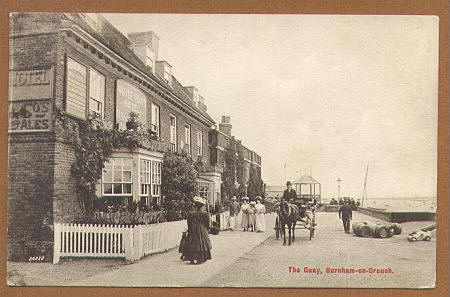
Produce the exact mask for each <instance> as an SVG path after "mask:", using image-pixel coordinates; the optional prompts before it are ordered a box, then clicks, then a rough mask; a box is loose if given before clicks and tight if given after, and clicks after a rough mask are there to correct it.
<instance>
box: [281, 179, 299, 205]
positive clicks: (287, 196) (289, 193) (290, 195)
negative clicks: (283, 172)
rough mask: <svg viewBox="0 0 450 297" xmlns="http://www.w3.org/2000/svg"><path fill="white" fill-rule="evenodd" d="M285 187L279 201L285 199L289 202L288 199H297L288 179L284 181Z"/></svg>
mask: <svg viewBox="0 0 450 297" xmlns="http://www.w3.org/2000/svg"><path fill="white" fill-rule="evenodd" d="M286 187H287V189H286V190H284V193H283V197H281V201H286V202H288V203H289V201H291V200H295V199H297V193H295V190H294V189H292V183H291V182H290V181H288V182H287V183H286Z"/></svg>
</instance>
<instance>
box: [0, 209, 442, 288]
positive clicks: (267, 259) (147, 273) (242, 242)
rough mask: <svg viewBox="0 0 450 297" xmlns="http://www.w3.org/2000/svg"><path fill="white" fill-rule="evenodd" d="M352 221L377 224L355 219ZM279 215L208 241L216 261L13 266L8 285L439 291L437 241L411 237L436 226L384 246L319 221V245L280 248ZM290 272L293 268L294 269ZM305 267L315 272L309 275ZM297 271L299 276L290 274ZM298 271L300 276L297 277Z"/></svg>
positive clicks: (173, 253)
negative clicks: (262, 225) (259, 228)
mask: <svg viewBox="0 0 450 297" xmlns="http://www.w3.org/2000/svg"><path fill="white" fill-rule="evenodd" d="M353 216H354V220H353V221H358V220H361V221H372V222H375V221H379V220H378V219H375V218H372V217H369V216H366V215H363V214H360V213H357V212H354V215H353ZM274 221H275V215H274V214H272V215H266V232H265V233H253V232H243V231H241V230H242V229H240V230H237V231H221V232H220V233H219V235H211V236H210V239H211V243H212V246H213V249H212V250H211V255H212V260H210V261H207V262H205V263H203V264H200V265H191V264H190V263H189V262H186V261H181V260H180V259H179V256H180V254H179V253H178V249H177V248H175V249H172V250H169V251H167V252H165V253H160V254H154V255H150V256H147V257H145V258H143V259H141V260H140V261H138V262H135V263H133V264H127V263H126V262H124V261H122V260H101V259H99V260H89V259H82V260H78V259H74V260H63V261H61V262H60V263H59V264H57V265H53V264H50V263H12V262H9V263H8V284H10V285H19V286H20V285H33V286H108V287H109V286H114V287H241V286H242V287H315V288H319V287H333V288H338V287H346V288H351V287H368V288H369V287H373V288H375V287H377V288H430V287H433V286H434V283H435V273H436V262H435V259H436V241H435V238H433V239H432V241H430V242H416V243H410V242H408V241H407V240H406V236H407V234H408V233H409V232H411V231H413V230H417V229H419V228H421V227H423V226H426V225H429V224H431V223H432V222H409V223H403V224H402V226H403V233H402V234H401V235H396V236H394V237H392V238H387V239H375V238H360V237H356V236H354V235H353V234H345V233H344V232H343V227H342V223H341V221H340V220H339V218H338V216H337V213H323V212H320V213H317V216H316V221H317V224H318V226H317V228H316V232H315V237H314V238H313V239H312V240H311V241H309V231H307V230H296V240H295V241H294V242H293V244H292V245H291V246H283V245H282V241H281V240H276V239H275V236H274V231H273V229H272V228H273V226H274ZM289 267H291V268H289ZM305 267H306V268H307V270H308V269H310V272H306V270H305ZM327 267H328V268H342V267H344V268H355V269H367V270H368V269H369V268H370V269H385V270H388V269H390V271H391V272H392V273H391V272H389V273H361V274H359V273H357V274H349V273H327V272H326V269H327ZM293 270H295V271H296V272H292V271H293ZM297 271H298V272H297Z"/></svg>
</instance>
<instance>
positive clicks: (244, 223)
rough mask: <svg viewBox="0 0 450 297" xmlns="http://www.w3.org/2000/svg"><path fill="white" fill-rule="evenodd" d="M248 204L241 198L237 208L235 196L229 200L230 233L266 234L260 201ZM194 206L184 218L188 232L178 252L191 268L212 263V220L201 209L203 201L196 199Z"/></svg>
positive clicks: (262, 207) (247, 200)
mask: <svg viewBox="0 0 450 297" xmlns="http://www.w3.org/2000/svg"><path fill="white" fill-rule="evenodd" d="M249 200H250V199H249V198H248V197H243V198H242V205H240V204H239V202H237V199H236V197H235V196H234V197H232V198H231V204H230V208H229V210H230V221H229V224H230V230H235V229H236V228H238V226H241V227H242V228H243V229H244V231H250V230H251V231H252V232H253V231H255V232H264V231H265V228H266V226H265V219H264V214H265V213H266V208H265V206H264V205H263V204H262V198H261V197H259V196H258V197H256V199H255V200H256V201H251V202H249ZM193 202H194V210H192V211H190V212H189V214H188V216H187V225H188V230H187V232H185V233H184V234H183V237H182V239H181V242H180V249H179V251H180V252H181V253H182V255H181V259H183V260H187V261H190V263H191V264H194V263H196V264H201V263H203V262H205V261H208V260H211V249H212V246H211V241H210V239H209V230H210V228H211V217H210V215H209V213H208V212H206V211H204V210H203V209H202V208H203V207H204V206H205V205H206V200H205V199H203V198H201V197H198V196H195V197H194V199H193Z"/></svg>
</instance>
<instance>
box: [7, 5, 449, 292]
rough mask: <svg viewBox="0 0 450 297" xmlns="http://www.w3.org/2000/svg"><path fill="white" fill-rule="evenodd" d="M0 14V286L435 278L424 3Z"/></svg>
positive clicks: (432, 30)
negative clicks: (1, 215)
mask: <svg viewBox="0 0 450 297" xmlns="http://www.w3.org/2000/svg"><path fill="white" fill-rule="evenodd" d="M9 26H10V27H9V36H8V39H9V89H8V117H7V118H8V120H7V121H8V132H7V135H8V153H7V158H8V160H7V161H8V173H7V183H8V184H7V263H6V265H7V276H6V277H7V279H6V282H7V285H8V286H18V287H22V286H33V287H36V286H37V287H40V286H56V287H126V288H128V287H142V288H153V287H171V288H172V287H182V288H192V287H213V288H364V289H365V288H404V289H433V288H435V287H436V262H437V261H439V259H438V258H437V253H436V246H437V241H438V240H441V238H437V236H436V232H437V228H438V227H439V228H440V227H441V226H438V225H437V214H438V212H439V211H440V209H438V207H437V205H438V199H437V196H438V195H437V191H438V170H437V168H438V69H439V18H438V17H437V16H432V15H356V14H354V15H350V14H347V15H339V14H327V15H325V14H184V13H177V14H175V13H93V12H89V13H88V12H86V13H81V12H77V13H74V12H71V13H63V12H47V13H42V12H39V13H38V12H15V13H11V14H10V16H9ZM441 198H443V199H446V197H440V199H441Z"/></svg>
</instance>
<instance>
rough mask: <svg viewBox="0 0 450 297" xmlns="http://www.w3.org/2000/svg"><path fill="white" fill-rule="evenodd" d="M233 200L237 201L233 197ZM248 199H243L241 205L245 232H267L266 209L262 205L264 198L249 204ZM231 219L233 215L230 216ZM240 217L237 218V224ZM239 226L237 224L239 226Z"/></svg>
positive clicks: (242, 225)
mask: <svg viewBox="0 0 450 297" xmlns="http://www.w3.org/2000/svg"><path fill="white" fill-rule="evenodd" d="M232 199H236V197H233V198H232ZM249 200H250V199H249V198H248V197H242V205H241V209H240V210H241V213H242V220H241V227H242V228H244V232H245V231H251V232H264V231H266V223H265V220H264V214H265V213H266V207H265V206H264V204H262V203H261V201H262V198H261V197H260V196H258V197H256V199H255V200H256V201H250V202H249ZM230 217H231V214H230ZM238 217H239V216H235V222H237V220H238ZM237 225H238V224H235V226H237Z"/></svg>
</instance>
